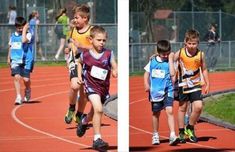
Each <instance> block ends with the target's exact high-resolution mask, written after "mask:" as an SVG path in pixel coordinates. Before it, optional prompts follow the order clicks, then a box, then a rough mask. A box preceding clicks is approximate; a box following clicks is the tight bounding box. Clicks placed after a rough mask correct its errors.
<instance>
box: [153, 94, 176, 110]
mask: <svg viewBox="0 0 235 152" xmlns="http://www.w3.org/2000/svg"><path fill="white" fill-rule="evenodd" d="M173 101H174V98H172V97H166V98H164V99H163V100H162V101H159V102H151V105H152V112H159V111H161V110H162V109H164V108H166V107H172V106H173Z"/></svg>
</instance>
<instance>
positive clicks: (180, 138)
mask: <svg viewBox="0 0 235 152" xmlns="http://www.w3.org/2000/svg"><path fill="white" fill-rule="evenodd" d="M178 139H179V143H182V144H184V143H186V140H185V134H184V132H180V133H179V138H178Z"/></svg>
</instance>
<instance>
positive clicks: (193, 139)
mask: <svg viewBox="0 0 235 152" xmlns="http://www.w3.org/2000/svg"><path fill="white" fill-rule="evenodd" d="M184 133H185V135H187V136H188V138H189V140H190V141H191V142H193V143H197V142H198V140H197V137H196V135H195V133H194V130H191V129H187V128H185V130H184Z"/></svg>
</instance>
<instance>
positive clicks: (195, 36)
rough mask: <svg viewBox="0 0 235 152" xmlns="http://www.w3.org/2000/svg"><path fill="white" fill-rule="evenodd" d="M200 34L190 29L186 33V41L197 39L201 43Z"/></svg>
mask: <svg viewBox="0 0 235 152" xmlns="http://www.w3.org/2000/svg"><path fill="white" fill-rule="evenodd" d="M199 36H200V35H199V32H198V31H197V30H195V29H189V30H188V31H187V32H186V33H185V38H184V41H185V42H188V41H189V40H192V39H197V41H198V42H199Z"/></svg>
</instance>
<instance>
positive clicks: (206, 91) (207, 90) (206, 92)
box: [205, 84, 210, 94]
mask: <svg viewBox="0 0 235 152" xmlns="http://www.w3.org/2000/svg"><path fill="white" fill-rule="evenodd" d="M209 88H210V87H209V85H208V84H206V85H205V94H208V93H209V90H210V89H209Z"/></svg>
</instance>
